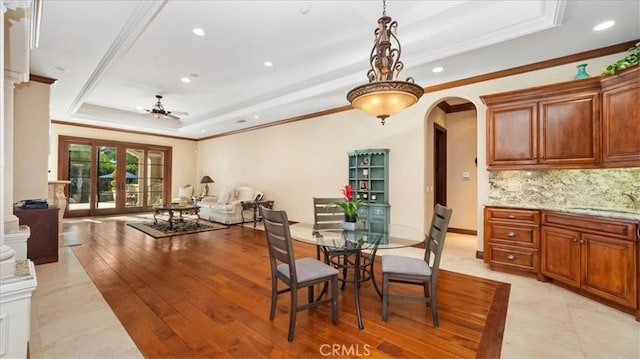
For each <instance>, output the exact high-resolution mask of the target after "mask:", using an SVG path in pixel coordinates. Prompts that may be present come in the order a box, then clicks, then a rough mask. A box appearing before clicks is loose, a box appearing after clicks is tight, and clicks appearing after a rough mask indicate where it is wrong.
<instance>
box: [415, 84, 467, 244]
mask: <svg viewBox="0 0 640 359" xmlns="http://www.w3.org/2000/svg"><path fill="white" fill-rule="evenodd" d="M427 126H428V127H429V130H428V131H427V134H428V137H427V143H426V147H425V150H426V155H425V160H426V166H425V167H426V169H427V171H426V172H427V176H426V180H427V181H426V182H427V183H428V182H429V178H432V181H433V182H432V183H433V186H432V187H430V188H427V190H426V191H425V193H428V192H430V191H429V190H430V189H432V190H433V195H432V196H431V199H432V200H431V201H429V200H427V203H426V205H427V207H428V209H429V208H433V206H434V205H435V204H436V203H440V204H443V205H446V206H447V207H450V208H452V209H453V210H454V213H455V214H456V215H455V216H453V217H452V219H451V223H450V225H449V230H450V231H451V232H458V233H465V234H474V235H475V234H477V229H478V223H477V215H476V213H477V197H478V184H477V178H478V176H477V156H478V154H477V133H478V126H477V110H476V107H475V105H474V104H473V103H471V102H470V101H469V100H466V99H464V98H459V97H448V98H444V99H442V100H440V101H439V102H438V103H437V105H436V106H434V107H433V108H432V110H431V111H430V113H428V114H427ZM429 134H431V135H430V136H429ZM429 202H431V203H429ZM427 212H431V211H427ZM454 217H455V218H454Z"/></svg>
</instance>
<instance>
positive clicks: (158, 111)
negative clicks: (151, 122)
mask: <svg viewBox="0 0 640 359" xmlns="http://www.w3.org/2000/svg"><path fill="white" fill-rule="evenodd" d="M156 98H157V99H158V101H157V102H156V103H155V105H153V108H151V110H145V111H147V113H149V114H151V115H152V116H153V117H155V118H157V119H161V118H172V119H174V120H179V119H180V118H179V117H178V116H175V115H172V114H171V111H167V110H165V109H164V106H163V105H162V96H161V95H156Z"/></svg>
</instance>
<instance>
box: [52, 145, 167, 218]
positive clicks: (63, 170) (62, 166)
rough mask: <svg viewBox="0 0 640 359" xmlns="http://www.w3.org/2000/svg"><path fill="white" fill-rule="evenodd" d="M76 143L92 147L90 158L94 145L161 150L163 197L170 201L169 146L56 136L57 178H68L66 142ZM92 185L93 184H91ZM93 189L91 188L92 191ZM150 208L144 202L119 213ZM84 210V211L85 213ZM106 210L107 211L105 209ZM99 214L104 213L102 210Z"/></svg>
mask: <svg viewBox="0 0 640 359" xmlns="http://www.w3.org/2000/svg"><path fill="white" fill-rule="evenodd" d="M70 143H77V144H87V145H91V147H92V158H95V153H94V146H98V145H99V146H105V145H106V146H116V147H120V148H123V149H125V148H140V149H145V150H147V151H162V152H164V153H165V156H166V158H165V163H164V174H165V175H164V179H165V181H166V182H165V185H164V188H163V193H162V195H163V198H164V201H165V203H168V202H169V201H171V173H172V172H173V168H172V157H173V149H172V147H170V146H162V145H153V144H144V143H135V142H123V141H113V140H103V139H97V138H89V137H75V136H64V135H60V136H58V178H59V179H61V180H68V178H67V177H68V173H69V166H68V165H69V162H68V151H67V148H68V144H70ZM91 171H92V172H91V177H92V178H95V177H96V176H97V172H96V169H92V170H91ZM91 186H94V184H91ZM93 191H94V190H93V189H92V193H94V192H93ZM65 195H66V196H68V195H69V188H68V186H65ZM150 209H151V208H150V207H149V206H147V205H146V203H145V204H144V205H143V206H142V207H138V208H136V209H126V208H124V209H123V211H122V212H121V213H129V212H142V211H149V210H150ZM85 212H86V213H85ZM107 212H108V211H107ZM117 213H120V212H118V211H113V213H111V214H117ZM101 214H105V212H104V211H103V212H102V213H101ZM67 215H68V210H67V209H65V217H66V216H67ZM78 215H95V213H92V212H91V211H90V210H87V211H83V212H82V213H78Z"/></svg>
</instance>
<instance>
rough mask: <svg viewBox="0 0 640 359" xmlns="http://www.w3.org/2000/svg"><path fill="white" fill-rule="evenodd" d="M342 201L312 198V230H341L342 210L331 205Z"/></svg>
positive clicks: (332, 198)
mask: <svg viewBox="0 0 640 359" xmlns="http://www.w3.org/2000/svg"><path fill="white" fill-rule="evenodd" d="M340 201H342V198H340V197H313V229H314V230H316V231H319V230H325V229H341V228H342V222H344V210H343V209H342V208H341V207H338V206H334V205H332V204H333V203H337V202H340Z"/></svg>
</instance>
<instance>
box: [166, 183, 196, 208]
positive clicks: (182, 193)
mask: <svg viewBox="0 0 640 359" xmlns="http://www.w3.org/2000/svg"><path fill="white" fill-rule="evenodd" d="M191 197H193V186H192V185H190V184H188V185H184V186H182V187H180V188H178V197H176V198H174V199H173V200H171V202H172V203H178V204H180V205H183V206H186V205H190V204H192V203H193V202H192V201H191Z"/></svg>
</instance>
